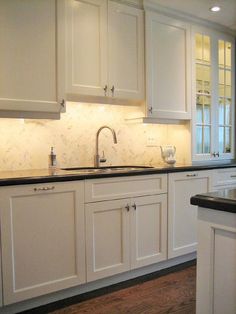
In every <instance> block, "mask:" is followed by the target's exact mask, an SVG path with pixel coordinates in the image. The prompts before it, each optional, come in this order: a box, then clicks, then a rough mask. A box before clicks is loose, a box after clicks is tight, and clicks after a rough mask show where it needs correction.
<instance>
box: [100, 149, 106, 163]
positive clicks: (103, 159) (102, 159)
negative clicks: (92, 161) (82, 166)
mask: <svg viewBox="0 0 236 314" xmlns="http://www.w3.org/2000/svg"><path fill="white" fill-rule="evenodd" d="M99 161H100V162H106V161H107V160H106V157H105V154H104V150H103V151H102V157H101V158H100V159H99Z"/></svg>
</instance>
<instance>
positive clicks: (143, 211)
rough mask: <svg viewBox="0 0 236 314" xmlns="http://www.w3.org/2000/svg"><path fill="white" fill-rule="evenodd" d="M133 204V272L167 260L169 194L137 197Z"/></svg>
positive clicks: (131, 245) (131, 246)
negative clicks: (135, 269)
mask: <svg viewBox="0 0 236 314" xmlns="http://www.w3.org/2000/svg"><path fill="white" fill-rule="evenodd" d="M130 204H131V206H130V208H131V211H130V228H131V229H130V237H131V238H130V250H131V261H130V262H131V269H134V268H138V267H143V266H146V265H150V264H153V263H158V262H161V261H164V260H166V259H167V196H166V194H160V195H151V196H143V197H136V198H134V199H132V200H131V202H130Z"/></svg>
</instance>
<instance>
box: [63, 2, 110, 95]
mask: <svg viewBox="0 0 236 314" xmlns="http://www.w3.org/2000/svg"><path fill="white" fill-rule="evenodd" d="M66 9H67V94H68V97H69V100H70V97H73V96H72V95H73V94H76V93H77V94H82V95H93V96H105V94H104V87H105V85H106V84H107V2H106V1H105V0H83V1H80V0H69V1H67V7H66Z"/></svg>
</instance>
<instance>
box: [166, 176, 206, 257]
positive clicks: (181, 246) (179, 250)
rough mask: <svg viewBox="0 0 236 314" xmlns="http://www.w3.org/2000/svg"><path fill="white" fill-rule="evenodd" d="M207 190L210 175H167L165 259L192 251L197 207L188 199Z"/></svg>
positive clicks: (195, 239) (194, 244)
mask: <svg viewBox="0 0 236 314" xmlns="http://www.w3.org/2000/svg"><path fill="white" fill-rule="evenodd" d="M211 189H212V179H211V171H193V172H192V171H191V172H179V173H171V174H169V175H168V258H173V257H177V256H181V255H184V254H188V253H191V252H194V251H196V248H197V207H196V206H193V205H191V204H190V198H191V196H194V195H196V194H200V193H207V192H210V191H211Z"/></svg>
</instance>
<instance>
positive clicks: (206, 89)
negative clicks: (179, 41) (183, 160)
mask: <svg viewBox="0 0 236 314" xmlns="http://www.w3.org/2000/svg"><path fill="white" fill-rule="evenodd" d="M192 38H193V46H192V47H193V71H192V72H193V82H195V84H193V91H192V96H193V97H192V102H193V120H192V128H193V130H192V131H193V132H192V153H193V161H200V160H217V159H233V158H234V114H235V113H234V112H235V111H234V107H235V97H234V96H235V95H234V94H235V83H234V79H235V57H234V56H235V52H234V49H235V46H234V38H233V37H231V36H228V35H225V34H220V33H217V32H213V31H212V32H211V31H209V30H206V29H194V32H193V36H192Z"/></svg>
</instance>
